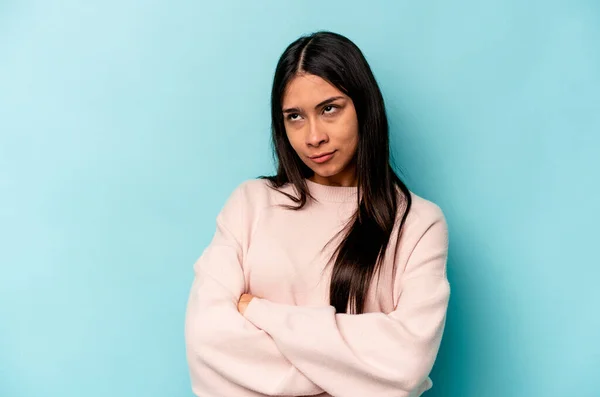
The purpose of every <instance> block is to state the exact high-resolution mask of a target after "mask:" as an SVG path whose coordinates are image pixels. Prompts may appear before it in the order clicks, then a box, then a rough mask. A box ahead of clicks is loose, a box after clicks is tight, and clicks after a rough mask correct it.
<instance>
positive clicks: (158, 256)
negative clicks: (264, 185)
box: [0, 0, 600, 397]
mask: <svg viewBox="0 0 600 397" xmlns="http://www.w3.org/2000/svg"><path fill="white" fill-rule="evenodd" d="M318 29H329V30H333V31H336V32H339V33H342V34H344V35H347V36H348V37H349V38H351V39H352V40H353V41H355V42H356V43H357V44H358V45H359V47H360V48H361V49H362V50H363V52H364V53H365V55H366V57H367V58H368V61H369V62H370V63H371V65H372V68H373V70H374V73H375V75H376V77H377V79H378V81H379V83H380V85H381V88H382V90H383V92H384V96H385V99H386V103H387V106H388V110H389V117H390V124H391V130H392V147H393V152H394V157H395V160H396V163H397V164H398V166H399V168H400V169H401V170H402V171H403V175H404V177H405V180H406V182H407V184H408V185H409V187H410V188H411V189H412V190H413V191H415V192H416V193H418V194H420V195H422V196H424V197H426V198H428V199H430V200H432V201H434V202H436V203H437V204H439V205H440V206H441V207H442V209H443V210H444V212H445V213H446V216H447V218H448V222H449V225H450V234H451V246H450V259H449V263H448V266H449V277H450V281H451V283H452V298H451V304H450V308H449V315H448V323H447V328H446V333H445V336H444V340H443V344H442V348H441V351H440V354H439V357H438V361H437V363H436V366H435V368H434V372H433V374H432V379H433V381H434V389H433V390H432V391H430V392H428V393H427V395H428V396H431V397H442V396H444V397H446V396H447V397H481V396H485V397H507V396H511V397H534V396H535V397H538V396H543V397H554V396H556V397H559V396H561V397H564V396H577V397H597V396H600V391H599V390H600V389H599V387H598V385H597V382H598V376H599V374H600V341H599V340H598V338H599V336H600V314H599V313H600V310H599V309H598V307H599V305H600V292H599V291H600V289H599V288H598V279H599V277H600V260H599V259H598V247H599V245H600V241H599V239H600V232H599V227H598V225H599V224H600V211H599V209H598V206H599V203H600V199H599V197H598V196H599V194H600V189H599V187H598V184H599V182H600V176H599V174H600V154H599V152H600V136H599V135H600V94H599V92H600V45H599V44H598V43H599V42H600V4H599V3H598V2H597V1H591V0H590V1H562V2H557V1H550V2H548V1H544V2H542V1H529V2H523V1H518V0H504V1H500V0H495V1H476V0H470V1H468V0H465V1H453V2H449V1H396V2H391V1H369V2H367V1H328V2H321V1H295V2H292V1H262V2H245V1H210V2H197V1H170V2H167V1H132V0H121V1H114V0H113V1H86V2H81V1H11V0H8V1H7V0H4V1H2V2H0V396H2V397H80V396H87V397H100V396H102V397H104V396H114V397H130V396H143V397H184V396H185V397H190V396H191V392H190V387H189V378H188V373H187V366H186V363H185V357H184V342H183V321H184V311H185V304H186V300H187V294H188V290H189V286H190V284H191V281H192V276H193V273H192V265H193V262H194V261H195V260H196V258H197V257H198V256H199V255H200V254H201V252H202V250H203V248H204V247H205V246H206V244H207V243H208V242H209V240H210V238H211V236H212V233H213V231H214V227H215V224H214V218H215V216H216V214H217V212H218V211H219V210H220V208H221V206H222V205H223V203H224V200H225V199H226V198H227V196H228V195H229V194H230V192H231V191H232V190H233V188H234V187H235V186H237V185H238V184H239V183H240V182H242V181H243V180H245V179H248V178H253V177H255V176H258V175H262V174H268V173H271V172H272V170H273V163H272V158H271V151H270V146H269V145H270V142H269V90H270V84H271V79H272V74H273V71H274V68H275V63H276V61H277V59H278V57H279V55H280V54H281V52H282V51H283V49H284V48H285V46H286V45H287V44H288V43H290V42H291V41H292V40H294V39H295V38H297V37H298V36H299V35H301V34H303V33H309V32H312V31H315V30H318Z"/></svg>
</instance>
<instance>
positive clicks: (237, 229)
mask: <svg viewBox="0 0 600 397" xmlns="http://www.w3.org/2000/svg"><path fill="white" fill-rule="evenodd" d="M271 102H272V107H271V111H272V114H271V116H272V127H273V141H274V146H275V151H276V154H277V160H278V168H277V174H276V175H275V176H272V177H267V178H264V177H263V178H260V179H256V180H250V181H246V182H244V183H242V184H241V185H240V186H239V187H238V188H237V189H235V191H234V192H233V193H232V195H231V196H230V198H229V199H228V201H227V203H226V204H225V206H224V208H223V209H222V211H221V212H220V214H219V215H218V217H217V230H216V233H215V235H214V238H213V240H212V242H211V244H210V245H209V246H208V248H206V250H205V251H204V252H203V253H202V255H201V257H200V258H199V259H198V261H197V262H196V263H195V265H194V270H195V276H196V277H195V279H194V282H193V285H192V289H191V294H190V298H189V302H188V308H187V314H186V328H185V336H186V346H187V359H188V364H189V368H190V374H191V381H192V389H193V391H194V393H195V394H196V395H198V396H202V397H216V396H219V397H223V396H226V397H230V396H231V397H246V396H265V395H269V396H309V395H318V396H336V397H351V396H357V397H375V396H376V397H383V396H390V397H391V396H394V397H400V396H411V397H414V396H419V395H421V394H422V393H423V392H424V391H425V390H428V389H429V388H431V386H432V382H431V379H430V378H429V373H430V371H431V369H432V366H433V364H434V361H435V358H436V355H437V352H438V348H439V345H440V341H441V338H442V333H443V329H444V325H445V319H446V310H447V305H448V300H449V295H450V288H449V283H448V280H447V276H446V258H447V252H448V233H447V225H446V222H445V218H444V215H443V213H442V211H441V210H440V208H439V207H438V206H437V205H436V204H434V203H432V202H430V201H427V200H426V199H424V198H421V197H419V196H417V195H415V194H414V193H412V192H411V191H409V190H408V189H407V187H406V186H405V185H404V183H402V181H401V180H400V179H399V178H398V177H397V176H396V174H395V173H394V171H393V169H392V167H391V166H390V161H389V139H388V123H387V119H386V112H385V108H384V102H383V98H382V95H381V92H380V90H379V88H378V86H377V83H376V81H375V78H374V76H373V74H372V72H371V69H370V67H369V65H368V64H367V62H366V60H365V58H364V57H363V55H362V53H361V51H360V50H359V49H358V48H357V47H356V45H354V44H353V43H352V42H351V41H350V40H348V39H347V38H345V37H343V36H341V35H338V34H334V33H331V32H318V33H315V34H312V35H310V36H306V37H301V38H300V39H298V40H297V41H295V42H294V43H292V44H290V45H289V47H288V48H287V49H286V50H285V52H284V53H283V55H282V56H281V58H280V60H279V63H278V64H277V69H276V71H275V78H274V82H273V89H272V96H271Z"/></svg>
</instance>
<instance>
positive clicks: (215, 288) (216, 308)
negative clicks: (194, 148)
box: [185, 188, 323, 396]
mask: <svg viewBox="0 0 600 397" xmlns="http://www.w3.org/2000/svg"><path fill="white" fill-rule="evenodd" d="M244 201H245V198H244V196H243V194H242V191H241V188H238V189H237V190H236V191H235V192H234V194H232V196H231V197H230V199H229V200H228V202H227V204H226V205H225V207H224V208H223V210H222V211H221V213H220V214H219V215H218V217H217V230H216V233H215V234H214V237H213V240H212V242H211V243H210V245H209V246H208V248H206V250H205V251H204V252H203V253H202V255H201V256H200V258H199V259H198V260H197V261H196V263H195V264H194V271H195V278H194V281H193V283H192V287H191V292H190V295H189V299H188V304H187V310H186V318H185V342H186V356H187V361H188V367H189V371H190V378H191V383H192V390H193V392H194V393H195V394H196V395H198V396H204V395H206V394H207V393H208V394H210V393H211V392H212V393H216V394H219V393H221V392H222V391H223V390H222V388H221V385H222V382H223V381H224V380H225V381H229V382H232V383H234V384H235V385H238V386H241V387H243V388H246V389H250V390H253V391H255V392H257V393H261V394H264V395H292V396H300V395H307V396H308V395H315V394H319V393H322V392H323V391H322V389H320V388H319V387H317V386H316V385H315V384H313V382H311V381H310V380H309V379H308V378H307V377H305V376H304V375H303V374H302V373H301V372H299V371H298V369H297V368H295V367H294V366H293V365H292V364H291V363H290V362H289V361H288V360H287V359H286V358H285V357H284V356H283V355H282V354H281V353H280V352H279V350H278V348H277V346H276V344H275V342H274V341H273V339H272V338H271V337H270V336H269V335H267V334H266V333H265V332H264V331H262V330H260V329H258V328H256V327H255V326H253V325H252V324H251V323H250V322H249V321H247V320H246V319H245V318H244V317H243V316H242V315H241V314H240V313H239V312H238V309H237V303H238V300H239V297H240V296H241V295H242V293H244V291H245V284H246V283H245V280H244V273H243V270H242V267H241V261H242V246H241V242H242V241H243V239H244V238H245V236H244V235H243V234H244V233H246V232H247V230H248V228H247V227H246V225H245V224H246V223H249V221H248V220H247V219H245V215H247V214H245V213H244V212H243V207H244Z"/></svg>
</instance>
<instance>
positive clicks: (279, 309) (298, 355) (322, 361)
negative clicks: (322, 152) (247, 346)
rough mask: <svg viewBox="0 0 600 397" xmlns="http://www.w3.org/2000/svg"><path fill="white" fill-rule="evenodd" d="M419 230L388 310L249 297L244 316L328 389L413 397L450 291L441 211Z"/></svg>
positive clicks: (345, 396) (432, 354)
mask: <svg viewBox="0 0 600 397" xmlns="http://www.w3.org/2000/svg"><path fill="white" fill-rule="evenodd" d="M440 214H441V210H440ZM422 230H425V231H424V232H423V233H422V235H421V237H420V238H419V240H418V242H417V244H416V246H415V247H414V249H413V251H412V253H411V254H410V257H409V259H408V262H407V264H406V267H405V269H404V272H403V274H402V276H401V277H400V279H399V281H398V282H400V283H401V294H400V298H399V300H398V303H397V305H396V307H395V310H394V311H393V312H391V313H389V314H384V313H365V314H360V315H352V314H344V313H341V314H336V313H335V308H334V307H333V306H325V307H306V306H290V305H283V304H278V303H273V302H269V301H267V300H264V299H256V298H255V299H253V300H252V301H251V302H250V304H249V305H248V308H247V310H246V312H245V316H246V317H247V318H248V319H249V320H250V321H252V322H253V323H254V324H255V325H256V326H257V327H259V328H260V329H263V330H265V331H266V332H267V333H268V334H269V335H271V337H273V339H274V340H275V342H276V343H277V346H278V347H279V350H280V351H281V352H282V353H283V354H284V355H285V356H286V357H287V358H288V359H289V360H290V361H291V362H292V363H293V364H294V365H295V366H296V367H297V368H298V369H299V370H300V371H302V372H303V373H304V374H306V376H308V377H309V378H310V379H312V380H313V381H314V382H315V383H316V384H318V385H319V386H320V387H321V388H323V390H325V391H326V392H327V393H329V394H331V395H334V396H340V397H349V396H379V397H386V396H389V397H392V396H394V397H400V396H401V397H408V396H414V395H419V394H420V392H422V391H423V390H426V389H427V388H429V387H430V386H431V385H430V383H428V376H429V373H430V372H431V369H432V367H433V364H434V361H435V359H436V356H437V352H438V349H439V345H440V342H441V339H442V333H443V330H444V326H445V320H446V310H447V306H448V302H449V295H450V286H449V283H448V280H447V277H446V260H447V251H448V234H447V226H446V223H445V220H444V218H443V215H440V216H438V217H437V218H436V219H435V220H433V221H432V222H431V223H430V224H429V226H428V227H425V228H423V229H422Z"/></svg>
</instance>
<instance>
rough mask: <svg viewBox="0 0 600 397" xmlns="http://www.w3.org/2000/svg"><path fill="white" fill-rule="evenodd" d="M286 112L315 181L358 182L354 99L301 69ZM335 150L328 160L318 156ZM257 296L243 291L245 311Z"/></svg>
mask: <svg viewBox="0 0 600 397" xmlns="http://www.w3.org/2000/svg"><path fill="white" fill-rule="evenodd" d="M282 112H283V115H284V120H285V122H284V125H285V131H286V134H287V137H288V139H289V141H290V144H291V145H292V147H293V148H294V150H295V151H296V154H297V155H298V157H300V159H301V160H302V162H304V164H306V165H307V166H308V167H309V168H310V169H311V170H312V171H313V172H314V174H313V176H312V177H311V178H310V180H312V181H313V182H315V183H320V184H322V185H330V186H356V183H357V181H356V166H355V154H356V149H357V146H358V118H357V115H356V109H355V108H354V103H353V102H352V99H350V97H348V96H347V95H345V94H344V93H342V92H341V91H340V90H338V89H337V88H336V87H335V86H333V85H332V84H330V83H329V82H327V81H326V80H324V79H322V78H321V77H318V76H315V75H312V74H307V73H300V74H298V75H296V77H294V78H293V79H292V80H291V81H290V82H289V83H288V86H287V87H286V91H285V94H284V96H283V106H282ZM322 154H331V155H330V156H327V157H328V159H327V161H325V162H321V163H320V162H318V161H317V160H318V159H316V158H315V156H319V155H322ZM252 298H253V296H252V295H250V294H243V295H242V296H241V297H240V300H239V302H238V311H239V312H240V313H242V314H244V312H245V310H246V308H247V307H248V304H249V303H250V301H251V300H252Z"/></svg>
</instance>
